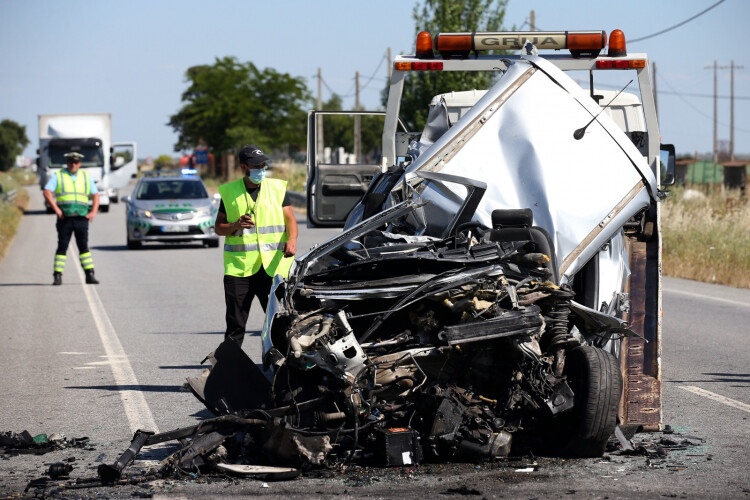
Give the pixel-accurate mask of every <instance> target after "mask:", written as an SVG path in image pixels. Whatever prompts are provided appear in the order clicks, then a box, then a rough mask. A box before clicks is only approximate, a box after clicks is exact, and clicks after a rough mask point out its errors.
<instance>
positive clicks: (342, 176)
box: [307, 111, 403, 227]
mask: <svg viewBox="0 0 750 500" xmlns="http://www.w3.org/2000/svg"><path fill="white" fill-rule="evenodd" d="M384 119H385V112H381V111H359V112H354V111H310V112H309V114H308V122H307V221H308V225H309V226H312V227H316V226H328V227H343V225H344V221H345V220H346V216H347V214H349V212H350V211H351V209H352V208H353V207H354V206H355V205H356V204H357V203H358V202H359V201H360V200H361V199H362V196H363V195H364V194H365V192H366V191H367V188H368V186H369V185H370V182H371V181H372V179H373V178H374V177H375V176H377V175H378V174H379V173H380V172H381V171H382V168H383V167H382V165H381V163H382V160H381V158H382V134H383V122H384ZM401 126H402V128H403V124H402V125H401Z"/></svg>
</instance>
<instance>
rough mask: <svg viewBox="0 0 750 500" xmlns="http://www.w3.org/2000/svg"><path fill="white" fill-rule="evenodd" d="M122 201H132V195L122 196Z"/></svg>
mask: <svg viewBox="0 0 750 500" xmlns="http://www.w3.org/2000/svg"><path fill="white" fill-rule="evenodd" d="M120 201H121V202H123V203H130V196H129V195H128V196H123V197H122V198H120Z"/></svg>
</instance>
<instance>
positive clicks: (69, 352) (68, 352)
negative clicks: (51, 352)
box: [57, 351, 88, 355]
mask: <svg viewBox="0 0 750 500" xmlns="http://www.w3.org/2000/svg"><path fill="white" fill-rule="evenodd" d="M57 354H71V355H72V354H88V353H87V352H75V351H61V352H58V353H57Z"/></svg>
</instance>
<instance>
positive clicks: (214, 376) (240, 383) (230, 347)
mask: <svg viewBox="0 0 750 500" xmlns="http://www.w3.org/2000/svg"><path fill="white" fill-rule="evenodd" d="M213 357H214V359H216V364H215V365H214V366H213V367H212V368H211V371H210V372H209V373H208V374H205V373H202V374H201V375H199V376H197V377H192V378H188V385H189V387H190V390H191V391H192V392H193V394H194V395H195V397H197V398H198V399H199V400H200V401H201V402H202V403H203V404H204V405H206V408H208V409H209V410H210V411H211V413H213V414H214V415H227V414H229V413H234V412H238V411H241V410H254V409H257V408H263V407H265V406H266V405H267V403H268V401H269V396H270V393H271V384H270V382H268V380H267V379H266V377H265V375H263V372H261V371H260V369H259V368H258V367H257V365H256V364H255V363H253V361H252V360H251V359H250V357H249V356H248V355H247V354H245V351H243V350H242V348H241V347H240V346H239V345H238V344H237V343H236V342H234V341H232V340H225V341H224V342H222V343H221V344H219V347H217V348H216V351H215V352H214V353H213ZM248 387H252V388H253V390H251V391H249V390H247V389H248Z"/></svg>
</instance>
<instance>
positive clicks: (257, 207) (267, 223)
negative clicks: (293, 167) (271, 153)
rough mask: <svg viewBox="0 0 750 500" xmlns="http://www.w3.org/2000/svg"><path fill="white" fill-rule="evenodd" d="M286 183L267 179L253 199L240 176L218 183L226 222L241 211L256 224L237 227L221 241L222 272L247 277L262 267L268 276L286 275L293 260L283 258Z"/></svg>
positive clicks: (234, 219) (235, 217)
mask: <svg viewBox="0 0 750 500" xmlns="http://www.w3.org/2000/svg"><path fill="white" fill-rule="evenodd" d="M285 192H286V182H285V181H282V180H279V179H266V180H264V181H263V182H262V183H261V185H260V191H259V192H258V197H257V200H255V201H253V200H252V198H251V197H250V195H249V194H248V192H247V189H246V188H245V182H244V180H243V179H238V180H236V181H233V182H230V183H227V184H223V185H221V186H219V193H220V194H221V198H222V201H223V202H224V208H225V210H226V214H227V222H230V223H231V222H236V221H237V220H239V218H240V217H241V216H242V215H244V214H251V215H252V217H253V221H254V222H255V227H253V228H243V229H242V230H237V231H235V232H234V233H232V234H231V235H228V236H226V238H225V240H224V274H227V275H230V276H250V275H252V274H255V273H257V272H258V270H259V269H260V268H261V266H262V267H263V268H264V269H265V271H266V273H267V274H268V275H269V276H273V275H275V274H280V275H281V276H283V277H285V278H286V277H287V275H288V274H289V268H290V267H291V265H292V261H293V260H294V259H293V258H292V257H284V244H285V243H286V241H287V240H288V237H289V236H288V234H287V233H286V223H285V220H284V210H283V208H282V203H283V201H284V193H285Z"/></svg>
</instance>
